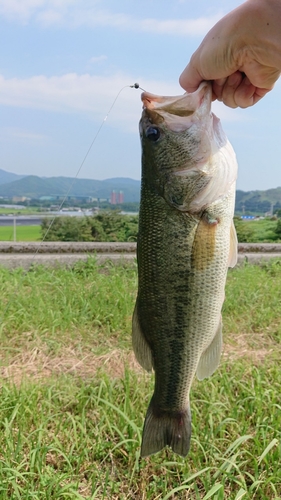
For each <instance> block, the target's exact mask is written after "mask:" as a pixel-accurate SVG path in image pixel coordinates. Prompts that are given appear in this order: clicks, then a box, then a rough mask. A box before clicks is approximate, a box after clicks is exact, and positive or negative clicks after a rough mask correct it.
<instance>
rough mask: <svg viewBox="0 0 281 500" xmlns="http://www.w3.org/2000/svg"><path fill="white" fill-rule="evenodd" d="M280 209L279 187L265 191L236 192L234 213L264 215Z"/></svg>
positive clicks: (280, 188) (280, 189) (280, 191)
mask: <svg viewBox="0 0 281 500" xmlns="http://www.w3.org/2000/svg"><path fill="white" fill-rule="evenodd" d="M272 208H273V211H274V210H279V209H280V208H281V187H278V188H275V189H267V190H266V191H248V192H246V191H241V190H237V191H236V203H235V212H241V213H242V212H245V213H248V212H249V213H253V214H255V213H258V214H264V213H266V212H269V211H270V210H271V209H272Z"/></svg>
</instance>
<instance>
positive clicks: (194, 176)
mask: <svg viewBox="0 0 281 500" xmlns="http://www.w3.org/2000/svg"><path fill="white" fill-rule="evenodd" d="M141 99H142V103H143V112H142V116H141V120H140V137H141V144H142V156H143V162H142V177H143V179H144V180H145V179H146V180H147V181H148V182H149V183H150V184H154V185H155V186H156V188H157V189H158V191H159V193H160V194H161V195H163V196H164V197H165V199H166V200H167V201H168V202H170V201H171V199H173V200H176V201H175V202H172V204H174V205H175V206H177V207H182V210H186V209H187V204H188V203H189V204H190V201H191V200H193V201H194V200H195V199H196V198H197V199H198V196H199V193H201V194H202V192H203V191H204V190H206V188H207V186H208V185H209V184H210V182H211V181H212V180H213V188H212V190H211V191H212V193H211V194H210V192H209V191H208V190H207V192H206V193H205V194H207V198H206V196H205V195H204V196H203V199H202V196H201V197H200V196H199V199H200V201H199V203H197V204H196V203H195V205H196V206H195V205H194V203H193V205H194V206H192V207H191V208H192V209H194V208H196V210H200V209H202V207H203V206H204V205H206V204H207V203H208V202H209V201H210V199H211V198H212V201H214V199H215V197H216V196H217V194H218V192H217V191H218V189H215V184H216V185H217V184H218V182H219V179H218V167H219V166H220V161H219V162H218V161H217V159H218V158H217V156H216V155H217V153H218V152H220V153H221V159H222V157H223V155H224V152H223V151H222V150H223V148H225V146H227V147H228V145H229V146H230V144H229V143H228V141H227V138H226V136H225V134H224V132H223V130H222V128H221V125H220V121H219V119H218V118H217V117H216V116H215V115H214V114H213V113H212V112H211V104H212V86H211V84H210V83H209V82H202V83H201V84H200V86H199V87H198V89H197V90H196V91H195V92H193V93H185V94H183V95H180V96H175V97H171V96H169V97H168V96H166V97H163V96H157V95H154V94H150V93H148V92H143V93H142V95H141ZM230 148H231V146H230ZM231 151H232V153H233V150H232V148H231ZM233 154H234V153H233ZM222 163H223V161H222ZM224 163H225V162H224ZM225 167H226V170H227V173H226V171H225V168H224V172H223V174H222V176H223V177H224V178H225V177H227V182H226V183H227V184H229V183H232V181H233V179H234V178H236V174H235V175H234V176H233V175H232V173H231V174H230V173H229V169H228V166H227V165H225ZM215 177H216V179H215ZM214 179H215V181H214ZM189 181H190V182H189ZM183 184H184V186H183ZM175 185H176V188H175ZM209 187H210V186H209ZM226 187H227V186H226V185H225V182H223V186H222V187H221V188H220V189H219V191H220V193H219V195H220V196H221V195H222V193H223V192H224V191H225V188H226ZM175 189H176V191H179V192H180V194H179V195H177V193H175V192H174V191H175ZM189 189H190V191H189V192H188V190H189ZM170 191H171V192H170ZM184 191H185V192H184ZM183 200H185V202H184V203H183Z"/></svg>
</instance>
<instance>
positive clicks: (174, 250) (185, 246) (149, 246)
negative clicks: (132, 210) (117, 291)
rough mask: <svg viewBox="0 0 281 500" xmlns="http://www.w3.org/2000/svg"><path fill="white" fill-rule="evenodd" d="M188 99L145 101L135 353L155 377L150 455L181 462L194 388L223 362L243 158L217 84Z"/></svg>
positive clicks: (145, 450) (145, 445)
mask: <svg viewBox="0 0 281 500" xmlns="http://www.w3.org/2000/svg"><path fill="white" fill-rule="evenodd" d="M185 96H186V98H185V99H183V98H182V96H180V97H179V98H159V97H157V96H152V95H151V94H147V93H144V94H143V96H142V100H143V102H144V111H143V115H142V119H141V123H140V129H141V136H142V187H141V204H140V215H139V235H138V243H137V260H138V295H137V300H136V305H135V310H134V315H133V347H134V351H135V354H136V358H137V360H138V361H139V362H140V364H141V365H142V366H143V367H144V368H145V369H146V370H151V369H152V368H153V369H154V371H155V387H154V394H153V396H152V399H151V402H150V405H149V408H148V411H147V415H146V419H145V424H144V430H143V440H142V449H141V454H142V456H146V455H150V454H152V453H155V452H157V451H159V450H161V449H162V448H163V447H164V446H166V445H169V446H171V447H172V449H173V450H174V451H175V452H176V453H178V454H180V455H182V456H185V455H186V454H187V453H188V451H189V447H190V437H191V413H190V406H189V393H190V388H191V384H192V380H193V378H194V376H195V373H196V372H197V375H198V378H199V379H201V378H204V377H205V376H209V375H211V374H212V373H213V371H214V370H215V369H216V367H217V366H218V364H219V359H220V354H221V348H222V341H221V308H222V304H223V300H224V286H225V280H226V274H227V268H228V265H234V264H235V261H236V252H237V240H236V235H235V230H234V229H233V223H232V218H233V210H234V198H235V179H236V171H237V164H236V160H235V155H234V152H233V150H232V148H231V146H230V144H229V142H228V141H227V139H226V138H225V136H224V135H223V132H222V130H221V128H220V125H219V122H218V120H217V119H216V117H214V116H213V115H212V113H211V112H210V108H211V88H210V86H209V85H208V84H207V83H203V84H202V85H201V86H200V87H199V89H198V91H197V92H196V93H193V94H186V95H185ZM157 99H159V100H160V104H159V101H157ZM161 99H162V100H163V102H164V103H165V104H164V106H162V108H164V111H163V109H161V102H162V101H161ZM178 99H180V101H181V102H180V105H178V106H175V102H177V100H178ZM171 100H173V103H172V106H170V107H169V101H171ZM167 101H168V102H167ZM181 106H185V109H186V110H187V112H186V113H184V112H183V111H182V109H181ZM150 107H152V111H153V113H151V110H150ZM157 113H158V118H157ZM174 113H178V114H174ZM169 115H171V117H172V118H171V117H170V116H169ZM150 135H151V137H150ZM158 135H159V137H158ZM155 136H157V138H156V137H155ZM206 136H207V137H206ZM155 139H156V140H155ZM220 183H221V185H219V184H220Z"/></svg>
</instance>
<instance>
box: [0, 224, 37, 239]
mask: <svg viewBox="0 0 281 500" xmlns="http://www.w3.org/2000/svg"><path fill="white" fill-rule="evenodd" d="M41 239H42V238H41V226H17V227H16V241H41ZM0 241H14V228H13V226H0Z"/></svg>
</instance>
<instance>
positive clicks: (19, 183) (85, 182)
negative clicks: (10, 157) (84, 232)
mask: <svg viewBox="0 0 281 500" xmlns="http://www.w3.org/2000/svg"><path fill="white" fill-rule="evenodd" d="M113 190H114V191H117V192H118V191H123V193H124V201H126V202H138V201H139V199H140V181H136V180H134V179H129V178H126V177H124V178H122V177H116V178H114V179H106V180H104V181H99V180H93V179H74V178H72V177H44V178H42V177H37V176H36V175H27V176H25V177H23V178H20V179H18V180H14V181H13V182H7V183H5V184H4V183H3V184H0V196H3V197H7V198H12V197H13V196H19V197H21V196H26V197H28V198H40V197H41V196H64V195H66V194H67V195H69V196H91V197H93V198H110V195H111V192H112V191H113Z"/></svg>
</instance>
